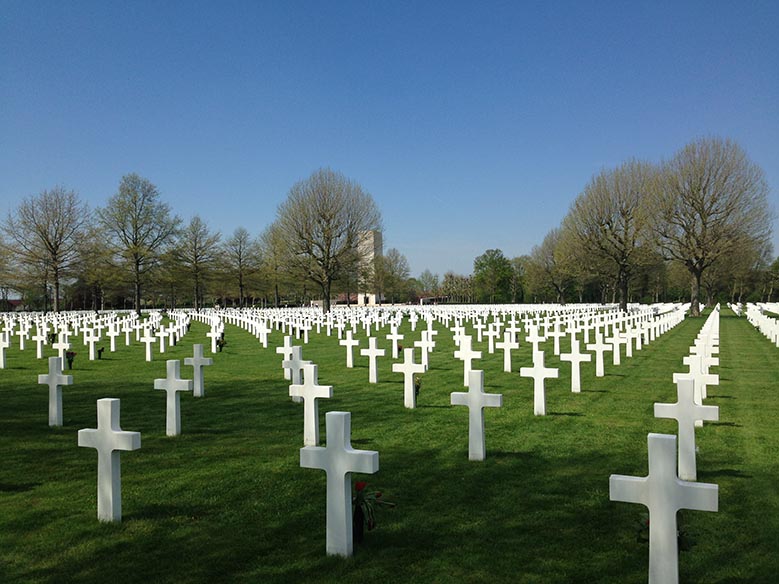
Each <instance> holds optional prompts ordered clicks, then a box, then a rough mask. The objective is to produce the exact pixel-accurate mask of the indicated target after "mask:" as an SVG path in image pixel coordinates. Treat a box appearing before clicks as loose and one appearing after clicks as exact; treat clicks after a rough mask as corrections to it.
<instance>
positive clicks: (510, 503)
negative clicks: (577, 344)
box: [0, 311, 779, 583]
mask: <svg viewBox="0 0 779 584" xmlns="http://www.w3.org/2000/svg"><path fill="white" fill-rule="evenodd" d="M702 323H703V319H687V320H685V321H684V322H683V323H682V324H680V325H679V326H678V327H676V328H675V329H673V330H672V331H670V332H669V333H667V334H666V335H664V336H663V337H661V338H659V339H657V340H656V341H655V342H653V343H651V344H650V345H648V346H646V347H644V349H643V350H642V351H639V352H637V353H635V356H634V358H632V359H624V354H623V364H622V365H621V366H620V367H614V366H612V365H611V364H610V360H609V361H607V365H606V377H604V378H596V377H595V376H594V364H593V363H590V364H583V366H582V387H583V393H581V394H572V393H571V392H570V389H569V388H570V373H569V367H568V364H567V363H560V362H559V361H558V360H557V359H556V358H554V356H553V355H552V349H551V342H550V343H548V344H547V345H548V347H546V356H547V365H549V366H561V368H560V378H559V379H558V380H550V381H548V383H547V388H548V391H547V414H548V415H547V416H544V417H536V416H534V415H533V392H532V380H530V379H525V378H520V377H519V375H518V374H517V373H516V372H517V371H518V370H519V367H520V366H524V365H529V364H530V361H531V357H530V348H529V347H528V346H527V345H526V344H525V343H524V342H523V343H522V348H521V349H520V350H519V351H516V352H515V353H514V371H515V372H514V373H511V374H507V373H503V372H502V363H503V357H502V352H496V353H495V354H494V355H489V354H487V351H486V339H485V343H483V344H482V345H481V346H478V345H477V346H476V348H477V349H481V350H482V351H483V356H484V358H483V359H482V360H480V361H477V362H475V365H474V367H476V368H480V369H484V370H485V391H489V392H491V393H502V394H503V404H504V405H503V407H502V408H500V409H493V408H490V409H487V410H485V415H486V431H487V459H486V460H485V461H483V462H469V461H468V428H467V425H468V412H467V408H464V407H453V406H450V405H449V394H450V392H452V391H463V390H464V388H463V387H462V365H461V363H460V362H459V361H455V360H454V359H453V357H452V352H453V350H454V347H453V343H452V340H451V336H450V335H449V334H448V331H445V330H443V329H441V328H439V330H440V331H441V333H440V334H439V335H438V337H437V339H436V340H437V347H436V350H435V352H434V353H433V354H432V355H431V369H430V370H429V371H428V372H427V373H425V374H424V375H423V377H422V379H423V384H422V390H421V394H420V397H419V401H418V408H417V409H416V410H407V409H405V408H404V407H403V382H402V375H400V374H394V373H392V372H391V359H389V358H385V359H383V360H381V362H380V368H379V383H378V384H377V385H370V384H368V382H367V381H368V368H367V359H366V358H363V357H359V356H358V355H359V354H358V353H355V365H356V367H355V368H354V369H352V370H348V369H345V367H344V363H345V356H344V349H343V348H342V347H340V346H338V344H337V339H336V337H335V332H334V333H333V337H330V338H328V337H326V336H325V335H324V332H323V334H322V335H321V336H316V335H313V334H312V337H311V341H310V342H309V344H308V345H306V346H305V347H304V349H303V356H304V358H306V359H311V360H313V361H314V362H315V363H317V364H318V365H319V380H320V383H322V384H331V385H332V386H333V398H332V399H329V400H320V402H319V403H320V420H321V422H320V427H321V433H322V437H323V439H324V432H325V427H324V416H325V412H327V411H332V410H345V411H350V412H351V413H352V444H353V445H354V447H355V448H361V449H369V450H377V451H378V452H379V458H380V470H379V472H378V473H377V474H375V475H372V476H360V478H361V479H364V480H367V481H368V482H369V484H370V485H371V487H374V488H377V489H379V490H381V491H383V492H384V493H385V498H387V499H389V500H391V501H394V502H395V503H397V507H395V508H394V509H387V510H384V509H382V510H380V511H379V513H380V515H379V517H378V521H379V525H378V528H377V529H376V530H374V531H372V532H369V533H367V535H366V540H365V542H364V544H362V545H360V546H359V547H357V548H356V550H355V555H354V557H353V558H351V559H348V560H343V559H337V558H331V557H327V556H326V555H325V474H324V472H322V471H319V470H311V469H301V468H300V466H299V448H300V447H301V446H302V433H303V418H302V406H301V405H299V404H294V403H292V402H291V401H290V399H289V397H288V396H287V388H288V382H285V381H284V379H283V375H282V370H281V368H280V357H279V356H278V355H277V354H276V353H275V347H277V346H280V345H281V343H282V339H283V337H282V335H281V333H279V332H274V333H273V335H272V336H271V343H270V344H269V347H268V349H265V350H263V349H262V347H261V346H260V345H259V343H258V342H257V341H256V340H255V339H254V338H253V337H252V336H250V335H249V334H248V333H246V332H244V331H241V330H239V329H237V328H235V327H232V326H230V325H228V326H227V330H226V337H227V341H228V345H227V347H226V348H225V351H224V352H223V353H219V354H217V355H215V356H214V360H215V364H214V365H213V366H212V367H209V368H207V369H206V397H205V398H203V399H195V398H193V397H192V396H191V395H189V396H187V395H184V396H182V400H181V409H182V435H181V436H179V437H175V438H168V437H166V436H165V396H164V392H162V391H155V390H154V389H153V380H154V379H155V378H161V377H164V376H165V359H168V358H176V359H183V358H184V357H186V356H190V355H191V354H192V344H193V343H196V342H197V343H203V344H205V345H206V347H208V344H209V343H208V339H207V338H206V337H205V333H206V331H207V328H206V327H205V326H204V325H202V324H200V323H197V322H193V324H192V330H191V332H190V333H189V334H188V335H187V336H186V337H185V338H184V339H183V340H182V341H181V342H180V343H179V345H178V346H177V347H174V348H173V349H169V351H168V352H167V353H166V354H165V355H155V361H154V362H152V363H146V362H145V361H144V348H143V346H142V345H141V344H134V345H132V346H131V347H124V342H123V338H121V337H120V338H119V339H117V341H118V351H117V352H116V353H114V354H109V353H108V352H107V351H106V353H105V356H106V357H107V358H105V359H103V360H102V361H94V362H90V361H88V359H87V353H88V352H87V350H86V348H85V347H84V348H82V347H80V344H74V345H75V347H76V348H75V350H76V351H77V352H78V356H77V357H76V362H75V369H74V370H73V371H72V372H71V373H72V374H73V376H74V381H75V383H74V385H72V386H68V387H65V388H64V389H63V409H64V427H63V428H61V429H50V428H49V427H48V425H47V419H48V418H47V399H48V398H47V388H46V387H45V386H43V385H37V383H36V382H37V375H38V374H39V373H45V372H46V364H45V361H43V360H41V361H37V360H36V359H35V346H34V343H30V344H28V348H27V350H26V351H24V352H19V351H18V345H17V348H15V349H10V350H9V351H8V353H7V356H8V358H7V368H6V369H5V370H2V371H0V461H1V462H0V582H3V583H7V582H176V583H187V582H355V583H367V582H420V583H423V582H424V583H429V582H560V583H568V582H620V583H625V582H645V581H646V578H647V561H648V559H647V558H648V549H647V546H646V544H642V543H637V542H636V530H635V524H636V522H637V521H638V519H639V517H640V516H641V514H642V513H644V512H645V509H644V508H643V507H642V506H640V505H631V504H627V503H615V502H610V501H609V495H608V480H609V475H610V474H613V473H616V474H626V475H636V476H644V475H646V473H647V450H646V435H647V433H648V432H663V433H675V432H676V426H675V422H674V421H673V420H661V419H655V418H654V417H653V415H652V412H653V404H654V403H655V402H673V401H675V395H676V388H675V386H674V384H673V383H672V382H671V375H672V373H673V372H675V371H681V370H683V366H682V357H683V356H684V355H686V354H687V351H688V347H689V345H690V344H691V343H692V340H693V339H694V338H695V336H696V334H697V332H698V330H699V329H700V327H701V325H702ZM419 331H420V328H418V329H417V331H416V332H415V333H411V331H410V329H409V327H408V324H406V325H405V326H404V328H403V329H401V332H402V333H405V335H406V339H405V340H404V341H403V344H404V345H405V346H410V342H412V341H413V340H418V339H419V334H420V332H419ZM360 332H361V334H360V335H359V338H361V339H364V336H363V335H362V331H360ZM388 332H389V331H388V330H384V331H382V333H381V339H380V340H381V342H380V343H379V345H380V346H382V347H385V348H387V349H388V354H389V343H388V342H387V341H386V340H384V338H383V336H384V334H387V333H388ZM106 344H107V343H106ZM296 344H298V343H296ZM563 344H564V347H565V346H566V345H565V343H563ZM30 345H32V347H30ZM362 346H363V347H364V346H366V343H365V341H364V340H363V341H362ZM623 351H624V349H623ZM48 354H53V353H51V352H50V353H48ZM720 362H721V367H719V368H718V369H715V372H717V373H719V374H720V379H721V383H720V386H719V387H713V388H710V389H709V397H710V399H709V400H707V403H708V404H711V405H717V406H719V407H720V422H717V423H707V424H706V426H705V427H704V428H702V429H699V430H698V432H697V443H698V446H699V448H700V452H699V454H698V480H699V481H703V482H711V483H716V484H718V485H719V509H720V511H719V512H718V513H705V512H697V511H682V512H681V513H680V516H681V521H682V522H683V524H684V526H685V528H686V529H687V531H688V532H689V533H690V534H691V535H692V536H693V537H694V538H695V539H696V540H697V545H696V546H695V547H694V548H693V549H692V550H691V551H689V552H683V553H682V555H681V558H680V580H681V581H682V582H706V583H716V582H766V583H768V582H775V581H776V578H777V574H779V553H778V552H779V519H778V518H779V486H778V485H779V457H778V456H777V455H778V454H779V433H777V432H776V429H777V420H779V398H778V397H777V389H779V382H777V380H778V379H779V349H776V348H775V347H773V346H772V345H771V344H770V343H769V342H768V341H767V340H766V339H765V338H764V337H762V336H761V335H760V334H759V333H758V332H757V331H756V330H754V329H753V328H752V327H751V326H750V325H749V324H748V323H747V321H746V319H744V318H741V319H738V318H736V317H734V316H733V315H732V313H730V312H729V311H725V312H724V313H723V316H722V319H721V354H720ZM182 372H183V374H184V375H189V374H190V372H191V368H189V367H184V366H183V365H182ZM103 397H117V398H121V400H122V401H121V415H122V417H121V425H122V428H123V429H125V430H132V431H140V432H141V433H142V448H141V449H140V450H138V451H135V452H126V453H123V454H122V455H121V458H122V481H123V482H122V487H123V521H122V523H120V524H101V523H99V522H98V521H97V519H96V484H95V483H96V469H97V464H96V462H97V455H96V453H95V451H94V450H92V449H87V448H79V447H77V445H76V443H77V438H76V433H77V431H78V430H79V429H81V428H93V427H95V425H96V404H95V401H96V400H97V399H99V398H103Z"/></svg>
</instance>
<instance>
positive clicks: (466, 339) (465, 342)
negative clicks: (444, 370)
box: [454, 335, 481, 387]
mask: <svg viewBox="0 0 779 584" xmlns="http://www.w3.org/2000/svg"><path fill="white" fill-rule="evenodd" d="M454 356H455V358H456V359H460V360H461V361H462V362H463V385H464V386H465V387H468V380H469V377H468V376H469V374H470V373H471V368H472V363H473V360H474V359H481V351H474V350H472V349H471V337H470V336H469V335H462V336H461V337H460V349H459V350H457V351H455V352H454Z"/></svg>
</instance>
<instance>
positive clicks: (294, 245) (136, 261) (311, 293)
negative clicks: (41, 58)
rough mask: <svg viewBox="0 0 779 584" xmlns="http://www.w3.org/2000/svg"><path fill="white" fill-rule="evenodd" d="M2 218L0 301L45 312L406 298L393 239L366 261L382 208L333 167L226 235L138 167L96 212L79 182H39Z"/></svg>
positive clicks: (404, 265)
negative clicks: (69, 185)
mask: <svg viewBox="0 0 779 584" xmlns="http://www.w3.org/2000/svg"><path fill="white" fill-rule="evenodd" d="M0 227H1V229H0V233H1V234H2V238H0V293H1V294H2V298H0V302H3V301H4V304H5V306H0V309H3V308H5V309H8V308H10V306H11V304H10V302H9V298H12V297H20V298H21V303H22V306H23V307H25V308H27V309H33V310H44V311H45V310H54V311H59V310H61V309H63V308H64V309H105V308H122V309H130V308H132V309H135V310H138V311H140V310H141V309H143V308H150V307H155V308H163V307H174V306H192V307H194V308H199V307H202V306H205V305H213V304H222V305H229V306H257V305H259V306H269V305H270V306H283V305H302V304H308V303H310V302H311V301H312V300H318V299H324V302H323V304H324V308H325V309H326V310H329V307H330V300H331V298H335V299H336V300H338V299H339V298H341V299H343V300H344V301H345V302H347V303H348V302H352V301H355V300H356V297H355V294H356V293H357V292H358V290H360V291H373V290H380V291H381V292H382V293H383V294H384V296H386V297H389V298H392V299H395V298H397V299H400V297H401V296H404V295H403V294H402V290H404V289H405V286H406V285H407V282H408V279H409V267H408V261H407V260H406V258H405V257H404V256H403V255H402V254H400V252H398V251H397V250H396V249H390V250H388V251H387V253H386V254H384V255H383V256H379V257H377V258H375V260H374V261H368V260H367V258H368V255H369V254H368V253H367V250H363V249H362V248H361V242H362V241H363V239H364V238H365V234H366V233H369V232H371V231H378V230H380V229H381V214H380V212H379V210H378V207H377V206H376V204H375V202H374V201H373V198H372V197H371V196H370V194H368V193H366V192H365V191H364V190H363V189H362V187H361V186H360V185H359V184H357V183H355V182H354V181H351V180H349V179H348V178H346V177H344V176H343V175H342V174H340V173H338V172H334V171H332V170H330V169H320V170H318V171H316V172H314V173H313V174H312V175H311V176H310V177H309V178H307V179H305V180H302V181H300V182H298V183H296V184H295V185H293V186H292V188H291V189H290V191H289V193H288V196H287V199H286V200H285V201H284V202H283V203H282V204H281V205H280V206H279V208H278V212H277V217H276V220H275V221H274V222H273V223H272V224H271V225H269V226H268V227H267V228H265V229H264V230H263V231H262V232H261V233H259V234H255V235H252V234H251V233H249V231H248V230H247V229H246V228H244V227H238V228H237V229H235V231H234V232H233V233H232V234H231V235H229V236H227V237H223V236H222V234H221V233H219V232H218V231H215V230H213V229H212V228H210V227H209V226H208V224H207V222H206V221H205V220H204V219H203V218H202V217H200V216H198V215H196V216H194V217H192V218H191V219H190V221H189V222H187V223H185V222H183V221H182V220H181V218H179V217H178V216H176V215H175V214H174V213H173V212H172V210H171V209H170V207H169V206H168V205H167V204H166V203H165V202H163V201H162V199H161V195H160V193H159V191H158V189H157V187H156V186H155V185H154V184H153V183H151V182H150V181H149V180H148V179H146V178H143V177H141V176H139V175H137V174H128V175H125V176H124V177H122V179H121V181H120V183H119V187H118V189H117V191H116V193H115V194H114V195H112V196H111V197H110V198H109V199H108V201H107V203H106V205H105V206H103V207H100V208H97V209H94V210H90V209H89V208H88V207H87V205H86V204H85V203H84V202H83V201H81V200H80V199H79V197H78V195H77V193H76V192H74V191H72V190H68V189H66V188H64V187H55V188H53V189H50V190H44V191H42V192H41V193H39V194H38V195H36V196H30V197H27V198H26V199H24V200H23V201H22V202H21V203H20V204H19V206H18V207H17V208H16V209H14V210H12V211H11V212H10V213H9V214H8V216H7V217H6V218H5V220H4V221H3V222H2V225H1V226H0Z"/></svg>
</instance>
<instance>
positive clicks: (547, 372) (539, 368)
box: [519, 351, 559, 416]
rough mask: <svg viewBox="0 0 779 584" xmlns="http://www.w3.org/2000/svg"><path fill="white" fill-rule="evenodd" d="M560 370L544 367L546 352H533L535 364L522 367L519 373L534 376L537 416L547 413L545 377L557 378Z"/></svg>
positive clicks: (534, 407) (534, 401) (534, 403)
mask: <svg viewBox="0 0 779 584" xmlns="http://www.w3.org/2000/svg"><path fill="white" fill-rule="evenodd" d="M558 372H559V371H558V370H557V369H553V368H551V367H544V352H543V351H534V352H533V366H532V367H521V368H520V370H519V374H520V376H522V377H532V378H533V413H534V414H535V415H536V416H545V415H546V388H545V387H544V380H545V379H549V378H552V379H557V376H558Z"/></svg>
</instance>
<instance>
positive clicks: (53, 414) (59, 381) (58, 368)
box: [38, 357, 73, 426]
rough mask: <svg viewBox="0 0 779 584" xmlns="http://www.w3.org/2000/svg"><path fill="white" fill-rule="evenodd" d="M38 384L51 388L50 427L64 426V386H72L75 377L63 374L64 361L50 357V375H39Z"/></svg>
mask: <svg viewBox="0 0 779 584" xmlns="http://www.w3.org/2000/svg"><path fill="white" fill-rule="evenodd" d="M38 383H39V384H42V385H48V386H49V426H62V386H63V385H71V384H72V383H73V376H72V375H63V374H62V359H60V358H59V357H49V373H48V374H46V375H38Z"/></svg>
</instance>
